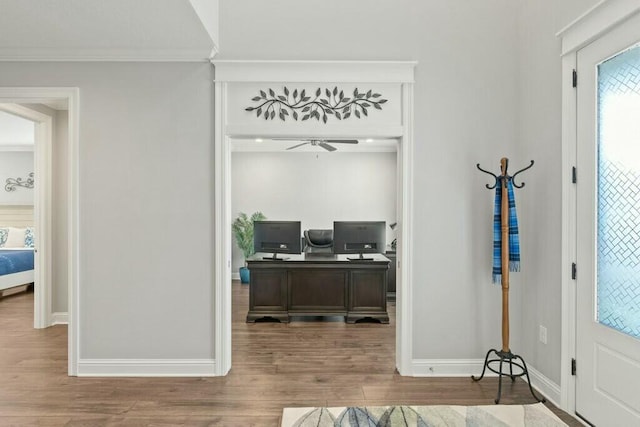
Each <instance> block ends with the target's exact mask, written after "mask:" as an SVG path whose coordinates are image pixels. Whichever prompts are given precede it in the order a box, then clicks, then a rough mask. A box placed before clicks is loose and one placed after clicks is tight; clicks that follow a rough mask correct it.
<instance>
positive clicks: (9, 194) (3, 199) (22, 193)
mask: <svg viewBox="0 0 640 427" xmlns="http://www.w3.org/2000/svg"><path fill="white" fill-rule="evenodd" d="M33 162H34V160H33V151H2V150H0V204H11V205H31V206H33V200H34V191H33V188H25V187H15V190H14V191H6V190H5V184H6V182H7V178H12V179H17V178H22V180H23V181H26V180H27V179H28V178H29V174H30V173H31V172H33V171H34V163H33Z"/></svg>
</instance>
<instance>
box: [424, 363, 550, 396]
mask: <svg viewBox="0 0 640 427" xmlns="http://www.w3.org/2000/svg"><path fill="white" fill-rule="evenodd" d="M412 363H413V375H414V376H416V377H467V376H468V377H470V376H471V375H476V376H479V375H480V374H481V373H482V368H483V366H484V359H414V360H413V362H412ZM492 367H493V365H492ZM527 368H528V370H529V378H530V379H531V385H532V386H533V388H534V389H536V390H537V391H539V392H540V394H542V395H544V397H546V398H547V400H548V401H550V402H551V403H553V404H554V405H556V406H558V407H559V403H558V402H560V386H559V385H558V384H556V383H554V382H553V381H551V380H550V379H549V378H547V377H545V376H544V375H542V373H540V371H538V370H537V369H535V368H533V367H532V366H531V365H527ZM484 375H485V376H489V377H495V376H497V374H496V373H494V372H492V371H489V370H487V371H485V373H484ZM522 379H523V380H525V381H526V378H525V377H522Z"/></svg>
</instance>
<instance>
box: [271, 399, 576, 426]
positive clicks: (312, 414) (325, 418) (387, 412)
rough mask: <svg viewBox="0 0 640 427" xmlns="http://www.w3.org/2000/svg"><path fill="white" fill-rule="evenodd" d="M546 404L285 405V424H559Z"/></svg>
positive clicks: (283, 423)
mask: <svg viewBox="0 0 640 427" xmlns="http://www.w3.org/2000/svg"><path fill="white" fill-rule="evenodd" d="M566 425H567V424H565V423H564V422H562V420H560V418H558V417H557V416H556V415H555V414H554V413H553V412H551V411H550V410H549V409H548V408H547V407H546V406H544V404H542V403H536V404H533V405H487V406H444V405H437V406H367V407H348V408H284V410H283V413H282V427H311V426H313V427H329V426H331V427H334V426H336V427H337V426H340V427H342V426H345V427H355V426H358V427H405V426H406V427H414V426H415V427H521V426H526V427H558V426H566Z"/></svg>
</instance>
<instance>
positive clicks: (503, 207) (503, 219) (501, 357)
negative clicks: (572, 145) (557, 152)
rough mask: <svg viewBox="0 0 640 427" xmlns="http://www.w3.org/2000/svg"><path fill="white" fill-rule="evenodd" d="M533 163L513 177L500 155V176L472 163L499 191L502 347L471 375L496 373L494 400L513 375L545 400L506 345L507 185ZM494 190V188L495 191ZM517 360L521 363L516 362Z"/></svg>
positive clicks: (507, 329)
mask: <svg viewBox="0 0 640 427" xmlns="http://www.w3.org/2000/svg"><path fill="white" fill-rule="evenodd" d="M532 166H533V160H531V164H530V165H529V166H527V167H525V168H523V169H520V170H519V171H518V172H516V173H514V174H513V176H510V175H509V173H508V168H509V159H507V158H506V157H503V158H502V159H500V172H501V174H500V176H497V175H495V174H493V173H491V172H489V171H487V170H484V169H482V168H481V167H480V163H478V164H476V167H477V168H478V169H479V170H481V171H482V172H484V173H486V174H489V175H491V176H492V177H493V178H494V180H495V181H494V184H493V185H489V184H487V185H486V187H487V188H488V189H494V188H496V187H497V186H498V185H499V186H500V187H499V191H500V192H501V193H500V234H501V246H500V267H501V271H500V273H501V279H500V283H501V285H502V349H501V350H500V351H498V350H496V349H493V348H492V349H491V350H489V351H488V352H487V356H486V357H485V359H484V366H483V368H482V374H481V375H480V376H479V377H475V376H474V375H472V376H471V379H473V381H480V380H481V379H482V378H483V377H484V374H485V372H486V370H487V369H488V370H490V371H492V372H494V373H496V374H498V396H497V397H496V399H495V400H494V401H495V403H500V395H501V393H502V377H503V376H508V377H509V378H511V381H512V382H514V381H515V380H516V377H522V376H525V377H526V378H527V383H528V384H529V391H531V394H532V395H533V397H534V398H535V399H536V400H537V401H538V402H545V399H544V398H539V397H538V396H537V395H536V394H535V392H534V391H533V388H532V387H531V380H530V379H529V371H528V369H527V364H526V362H525V361H524V359H523V358H522V357H520V356H518V355H517V354H514V353H512V352H511V348H510V347H509V197H508V190H507V189H508V184H509V182H511V184H512V185H513V186H514V187H515V188H522V187H524V182H523V183H522V184H517V183H516V182H515V178H516V176H517V175H518V174H519V173H521V172H524V171H526V170H527V169H530V168H531V167H532ZM496 191H498V190H496ZM492 354H495V356H496V357H497V358H491V359H490V357H491V355H492ZM520 362H521V363H520ZM505 363H507V364H508V366H509V369H508V372H507V371H506V369H503V368H506V366H504V364H505ZM496 364H499V368H498V369H496V368H495V367H494V366H495V365H496ZM492 365H494V366H492ZM514 366H515V367H516V372H515V373H514Z"/></svg>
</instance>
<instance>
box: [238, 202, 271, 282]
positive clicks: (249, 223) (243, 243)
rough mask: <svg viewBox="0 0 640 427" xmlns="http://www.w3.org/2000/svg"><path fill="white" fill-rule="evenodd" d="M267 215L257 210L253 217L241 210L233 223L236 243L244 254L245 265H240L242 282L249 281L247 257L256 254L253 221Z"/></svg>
mask: <svg viewBox="0 0 640 427" xmlns="http://www.w3.org/2000/svg"><path fill="white" fill-rule="evenodd" d="M265 219H266V217H265V216H264V215H263V214H262V212H255V213H254V214H253V215H251V218H249V217H248V216H247V214H246V213H244V212H240V215H238V217H237V218H236V219H235V220H234V221H233V224H231V229H232V230H233V235H234V236H235V238H236V243H237V244H238V247H239V248H240V250H241V251H242V254H243V255H244V266H243V267H240V282H241V283H249V269H248V268H247V258H249V257H250V256H251V255H253V254H254V250H253V223H254V221H263V220H265Z"/></svg>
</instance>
